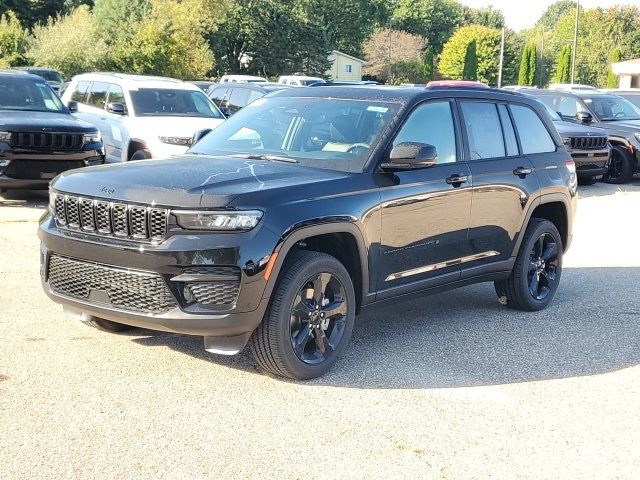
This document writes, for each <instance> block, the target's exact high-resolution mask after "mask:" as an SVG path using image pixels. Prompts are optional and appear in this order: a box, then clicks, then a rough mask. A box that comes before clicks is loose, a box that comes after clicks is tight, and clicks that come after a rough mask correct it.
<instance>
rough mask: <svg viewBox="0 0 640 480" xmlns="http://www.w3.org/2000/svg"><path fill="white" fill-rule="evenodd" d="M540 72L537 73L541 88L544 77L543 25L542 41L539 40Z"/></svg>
mask: <svg viewBox="0 0 640 480" xmlns="http://www.w3.org/2000/svg"><path fill="white" fill-rule="evenodd" d="M539 70H540V72H539V74H538V87H540V88H542V79H543V78H544V27H542V41H541V42H540V69H539Z"/></svg>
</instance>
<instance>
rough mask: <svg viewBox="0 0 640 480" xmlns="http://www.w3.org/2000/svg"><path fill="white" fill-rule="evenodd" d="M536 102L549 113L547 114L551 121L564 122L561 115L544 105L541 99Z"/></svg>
mask: <svg viewBox="0 0 640 480" xmlns="http://www.w3.org/2000/svg"><path fill="white" fill-rule="evenodd" d="M536 101H537V102H539V103H540V104H541V105H542V106H543V107H544V109H545V110H546V111H547V113H548V114H549V116H550V117H551V120H553V121H554V122H561V121H562V117H560V115H558V112H556V111H555V110H554V109H553V108H551V107H550V106H549V105H547V104H546V103H544V102H543V101H542V100H540V99H539V98H536Z"/></svg>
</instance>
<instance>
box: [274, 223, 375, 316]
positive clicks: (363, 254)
mask: <svg viewBox="0 0 640 480" xmlns="http://www.w3.org/2000/svg"><path fill="white" fill-rule="evenodd" d="M354 220H355V218H353V217H351V216H349V217H336V218H335V219H334V220H332V221H329V222H327V218H322V219H317V220H315V221H316V222H323V223H315V224H313V225H309V223H313V222H314V220H309V221H305V222H304V223H302V224H297V225H293V226H291V227H289V228H288V229H287V230H286V231H285V234H283V236H282V238H281V241H280V242H279V243H278V245H276V247H275V248H274V250H273V254H277V257H276V260H275V263H274V266H273V269H272V271H271V275H270V276H269V280H267V285H266V288H265V290H264V293H263V296H262V298H263V300H268V299H269V298H271V293H272V292H273V289H274V287H275V284H276V281H277V280H278V277H279V275H280V272H281V270H282V266H283V265H284V262H285V259H286V257H287V255H288V254H289V252H290V251H291V249H292V248H293V247H294V246H295V244H296V243H298V242H299V241H301V240H304V239H305V238H308V237H313V236H317V235H325V234H328V233H349V234H351V235H352V236H353V238H355V240H356V245H357V247H358V254H359V257H360V269H361V271H362V292H361V293H362V304H365V303H369V302H370V301H373V300H374V298H369V262H368V256H367V252H368V251H369V249H368V248H367V247H366V243H365V241H364V238H363V235H362V232H361V231H360V229H359V228H358V227H357V225H356V224H355V223H353V221H354ZM373 295H375V294H373Z"/></svg>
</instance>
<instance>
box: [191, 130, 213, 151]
mask: <svg viewBox="0 0 640 480" xmlns="http://www.w3.org/2000/svg"><path fill="white" fill-rule="evenodd" d="M209 132H211V129H210V128H205V129H203V130H197V131H196V133H194V134H193V137H191V142H190V143H189V146H190V147H191V146H193V145H195V144H196V143H197V142H199V141H200V140H202V139H203V138H204V137H206V136H207V135H208V134H209Z"/></svg>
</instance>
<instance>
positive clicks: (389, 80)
mask: <svg viewBox="0 0 640 480" xmlns="http://www.w3.org/2000/svg"><path fill="white" fill-rule="evenodd" d="M392 18H393V16H389V58H388V62H389V64H388V67H389V77H388V78H387V83H388V84H390V83H391V27H392V23H391V20H392Z"/></svg>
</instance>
